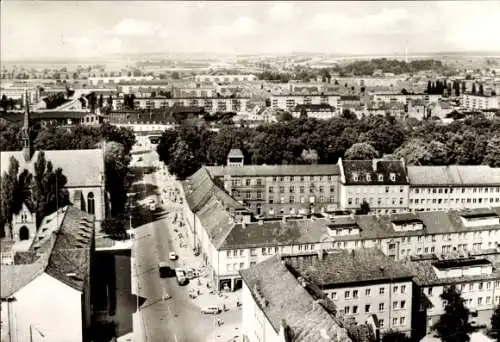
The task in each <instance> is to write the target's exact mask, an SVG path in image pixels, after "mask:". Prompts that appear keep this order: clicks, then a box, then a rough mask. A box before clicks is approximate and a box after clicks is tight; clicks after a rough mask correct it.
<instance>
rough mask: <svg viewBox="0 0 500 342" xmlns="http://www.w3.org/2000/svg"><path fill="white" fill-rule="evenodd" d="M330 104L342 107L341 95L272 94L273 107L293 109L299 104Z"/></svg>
mask: <svg viewBox="0 0 500 342" xmlns="http://www.w3.org/2000/svg"><path fill="white" fill-rule="evenodd" d="M319 104H322V105H330V106H332V107H335V108H339V107H340V95H320V94H318V95H309V94H289V95H281V94H273V95H272V96H271V107H272V108H273V109H282V110H286V111H289V112H291V111H293V109H294V108H295V106H297V105H319Z"/></svg>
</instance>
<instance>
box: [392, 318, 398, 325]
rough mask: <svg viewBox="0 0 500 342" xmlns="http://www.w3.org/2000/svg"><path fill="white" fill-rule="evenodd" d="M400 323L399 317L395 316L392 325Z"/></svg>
mask: <svg viewBox="0 0 500 342" xmlns="http://www.w3.org/2000/svg"><path fill="white" fill-rule="evenodd" d="M397 324H398V318H397V317H394V318H393V319H392V325H397Z"/></svg>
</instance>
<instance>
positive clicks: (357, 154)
mask: <svg viewBox="0 0 500 342" xmlns="http://www.w3.org/2000/svg"><path fill="white" fill-rule="evenodd" d="M377 156H378V152H377V150H375V148H373V146H372V145H370V144H367V143H356V144H354V145H352V146H351V147H350V148H349V149H348V150H347V151H345V156H344V157H345V159H351V160H371V159H373V158H377Z"/></svg>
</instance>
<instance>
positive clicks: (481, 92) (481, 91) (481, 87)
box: [479, 83, 484, 96]
mask: <svg viewBox="0 0 500 342" xmlns="http://www.w3.org/2000/svg"><path fill="white" fill-rule="evenodd" d="M479 95H481V96H483V95H484V87H483V84H482V83H479Z"/></svg>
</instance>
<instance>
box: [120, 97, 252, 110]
mask: <svg viewBox="0 0 500 342" xmlns="http://www.w3.org/2000/svg"><path fill="white" fill-rule="evenodd" d="M249 101H250V98H248V97H237V98H230V97H227V98H224V97H206V98H199V97H183V98H173V99H172V98H166V97H141V98H135V100H134V107H135V108H136V109H148V110H152V109H166V108H170V107H174V106H180V107H203V108H204V109H205V111H206V112H207V113H216V112H235V113H240V112H246V111H247V103H248V102H249ZM123 106H124V98H123V97H114V98H113V109H114V110H120V109H122V108H123Z"/></svg>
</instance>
